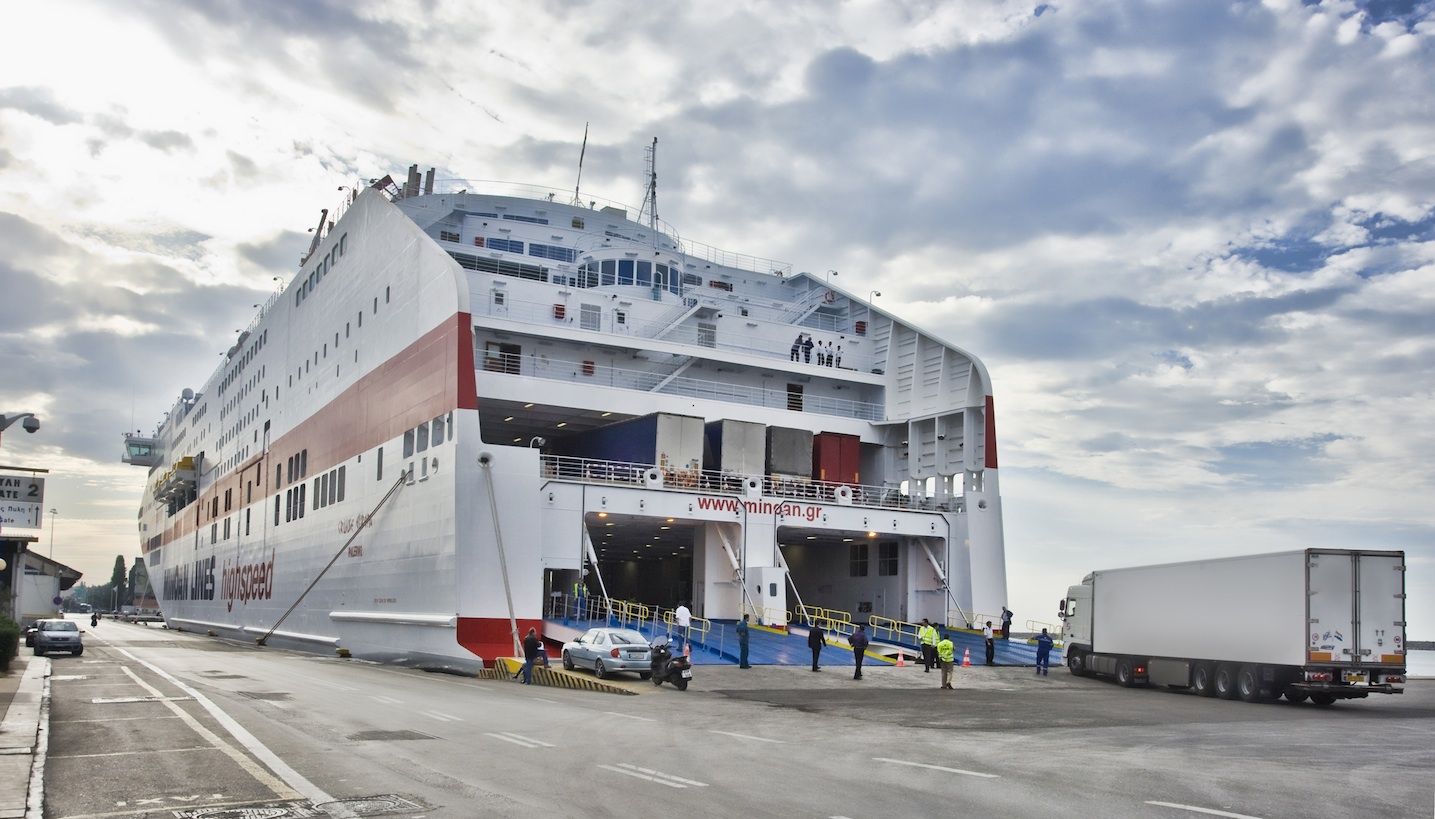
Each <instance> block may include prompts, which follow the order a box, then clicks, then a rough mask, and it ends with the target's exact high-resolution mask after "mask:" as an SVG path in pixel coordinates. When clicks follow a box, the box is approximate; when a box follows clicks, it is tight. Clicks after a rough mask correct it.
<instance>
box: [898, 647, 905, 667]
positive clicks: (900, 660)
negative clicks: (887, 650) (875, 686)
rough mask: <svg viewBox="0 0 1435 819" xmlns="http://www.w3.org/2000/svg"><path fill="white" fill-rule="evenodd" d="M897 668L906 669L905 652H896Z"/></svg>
mask: <svg viewBox="0 0 1435 819" xmlns="http://www.w3.org/2000/svg"><path fill="white" fill-rule="evenodd" d="M897 667H898V668H906V667H907V654H906V652H904V651H898V652H897Z"/></svg>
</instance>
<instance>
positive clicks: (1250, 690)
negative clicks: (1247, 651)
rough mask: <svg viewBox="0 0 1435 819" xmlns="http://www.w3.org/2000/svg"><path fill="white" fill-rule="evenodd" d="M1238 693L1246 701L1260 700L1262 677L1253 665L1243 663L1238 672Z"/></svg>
mask: <svg viewBox="0 0 1435 819" xmlns="http://www.w3.org/2000/svg"><path fill="white" fill-rule="evenodd" d="M1236 693H1237V694H1238V695H1239V696H1240V698H1241V700H1242V701H1244V702H1260V701H1261V700H1262V699H1263V698H1262V697H1261V679H1260V675H1259V674H1257V673H1256V667H1255V666H1253V665H1243V666H1241V668H1240V670H1239V671H1237V672H1236Z"/></svg>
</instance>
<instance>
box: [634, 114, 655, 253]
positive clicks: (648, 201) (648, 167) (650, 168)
mask: <svg viewBox="0 0 1435 819" xmlns="http://www.w3.org/2000/svg"><path fill="white" fill-rule="evenodd" d="M643 153H644V161H645V167H644V173H645V175H646V176H647V177H648V190H647V192H646V193H644V194H643V207H642V209H641V210H639V211H638V221H639V222H642V221H643V214H645V213H646V214H648V227H649V228H651V229H652V230H653V232H654V233H655V234H656V232H657V230H658V138H657V137H653V144H652V145H649V146H648V147H647V148H646V149H644V151H643Z"/></svg>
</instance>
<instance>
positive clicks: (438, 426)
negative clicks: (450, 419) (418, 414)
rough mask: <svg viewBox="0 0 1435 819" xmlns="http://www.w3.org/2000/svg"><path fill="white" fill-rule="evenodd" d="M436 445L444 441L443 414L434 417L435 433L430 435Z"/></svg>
mask: <svg viewBox="0 0 1435 819" xmlns="http://www.w3.org/2000/svg"><path fill="white" fill-rule="evenodd" d="M430 438H431V440H432V441H433V445H434V446H438V445H439V444H441V443H443V416H442V415H440V416H439V417H437V418H435V419H433V433H432V434H431V435H430Z"/></svg>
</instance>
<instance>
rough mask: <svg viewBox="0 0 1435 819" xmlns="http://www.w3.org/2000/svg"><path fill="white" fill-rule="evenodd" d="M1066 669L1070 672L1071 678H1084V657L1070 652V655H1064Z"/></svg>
mask: <svg viewBox="0 0 1435 819" xmlns="http://www.w3.org/2000/svg"><path fill="white" fill-rule="evenodd" d="M1066 667H1067V669H1069V670H1070V671H1071V673H1072V676H1075V677H1085V676H1086V657H1085V656H1083V655H1081V654H1078V653H1076V652H1072V653H1071V654H1068V655H1066Z"/></svg>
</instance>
